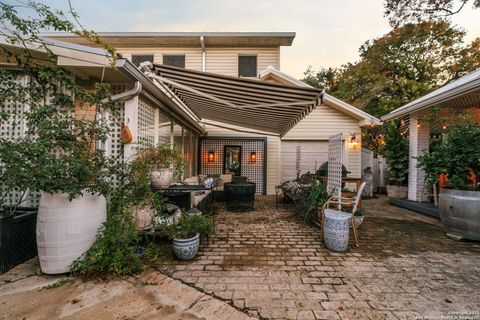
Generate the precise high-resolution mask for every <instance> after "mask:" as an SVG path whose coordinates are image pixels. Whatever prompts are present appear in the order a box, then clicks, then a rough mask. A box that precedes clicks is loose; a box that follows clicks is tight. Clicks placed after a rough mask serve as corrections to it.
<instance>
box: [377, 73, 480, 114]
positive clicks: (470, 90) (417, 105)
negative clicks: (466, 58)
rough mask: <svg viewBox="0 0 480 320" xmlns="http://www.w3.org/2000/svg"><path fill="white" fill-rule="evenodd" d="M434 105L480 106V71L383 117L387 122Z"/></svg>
mask: <svg viewBox="0 0 480 320" xmlns="http://www.w3.org/2000/svg"><path fill="white" fill-rule="evenodd" d="M434 105H441V106H447V107H464V108H472V107H479V106H480V69H478V70H476V71H474V72H472V73H469V74H467V75H465V76H463V77H460V78H458V79H457V80H455V81H452V82H450V83H449V84H447V85H444V86H443V87H440V88H438V89H437V90H435V91H432V92H430V93H429V94H426V95H424V96H422V97H420V98H418V99H416V100H414V101H412V102H410V103H407V104H406V105H404V106H402V107H400V108H398V109H396V110H393V111H392V112H390V113H388V114H387V115H385V116H383V117H382V120H384V121H387V120H391V119H395V118H399V117H402V116H404V115H407V114H410V113H412V112H416V111H419V110H422V109H426V108H429V107H431V106H434Z"/></svg>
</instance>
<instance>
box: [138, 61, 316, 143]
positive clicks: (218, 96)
mask: <svg viewBox="0 0 480 320" xmlns="http://www.w3.org/2000/svg"><path fill="white" fill-rule="evenodd" d="M152 71H153V72H150V74H148V72H147V75H148V76H150V77H151V78H152V79H153V80H154V81H157V82H158V83H159V84H161V85H162V86H165V87H168V89H169V90H170V91H171V92H172V93H173V94H175V95H176V96H177V97H178V98H179V99H180V100H181V101H182V102H183V103H184V104H185V105H186V106H187V107H188V108H189V109H190V110H191V111H192V112H194V113H195V114H196V115H197V116H198V117H200V118H204V119H209V120H213V121H219V122H223V123H226V124H231V125H235V126H242V127H245V128H249V129H255V130H260V131H265V132H269V133H274V134H278V135H280V136H283V135H284V134H286V133H287V132H288V130H290V129H291V128H292V127H293V126H294V125H295V124H296V123H298V122H299V121H300V120H302V119H303V118H304V117H305V116H306V115H308V114H309V113H310V112H311V111H312V110H314V109H315V107H317V106H318V105H320V104H321V103H322V99H323V91H322V90H319V89H314V88H305V87H293V86H284V85H276V84H272V83H267V82H262V81H260V80H251V79H245V78H237V77H229V76H223V75H218V74H213V73H207V72H200V71H193V70H187V69H182V68H176V67H171V66H165V65H153V70H152Z"/></svg>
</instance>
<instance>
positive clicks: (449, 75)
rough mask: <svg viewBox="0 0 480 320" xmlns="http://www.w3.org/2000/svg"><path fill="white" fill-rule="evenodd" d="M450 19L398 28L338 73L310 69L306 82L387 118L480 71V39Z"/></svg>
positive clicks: (369, 44) (364, 47) (365, 47)
mask: <svg viewBox="0 0 480 320" xmlns="http://www.w3.org/2000/svg"><path fill="white" fill-rule="evenodd" d="M464 36H465V32H464V31H463V30H461V29H459V28H457V27H453V26H451V25H450V23H448V22H446V21H426V22H420V23H417V24H407V25H404V26H402V27H398V28H394V29H393V30H392V31H390V32H389V33H387V34H386V35H384V36H382V37H380V38H377V39H373V40H369V41H366V42H365V43H364V44H363V45H362V46H361V47H360V49H359V52H360V60H359V61H358V62H356V63H348V64H346V65H343V66H342V67H340V68H338V69H335V68H329V69H321V70H320V71H314V70H312V69H311V68H309V69H308V70H307V71H306V72H305V78H304V79H303V81H305V82H306V83H308V84H310V85H312V86H315V87H320V88H325V90H326V91H327V92H329V93H330V94H332V95H334V96H336V97H337V98H339V99H342V100H344V101H346V102H348V103H351V104H353V105H354V106H356V107H358V108H360V109H363V110H365V111H367V112H369V113H371V114H373V115H376V116H382V115H384V114H386V113H388V112H390V111H392V110H394V109H396V108H398V107H400V106H402V105H403V104H405V103H408V102H409V101H411V100H413V99H415V98H418V97H420V96H422V95H424V94H426V93H428V92H430V91H432V90H433V89H435V88H437V87H439V86H441V85H443V84H445V83H447V82H449V81H451V80H453V79H455V78H458V77H459V76H462V75H464V74H465V73H468V72H470V71H472V70H475V69H477V68H479V67H480V59H479V58H480V38H478V39H476V40H475V41H473V42H472V43H471V44H469V45H465V44H464Z"/></svg>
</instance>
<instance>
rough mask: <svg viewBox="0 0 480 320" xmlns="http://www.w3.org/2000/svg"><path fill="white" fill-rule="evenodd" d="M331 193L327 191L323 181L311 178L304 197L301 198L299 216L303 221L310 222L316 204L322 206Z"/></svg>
mask: <svg viewBox="0 0 480 320" xmlns="http://www.w3.org/2000/svg"><path fill="white" fill-rule="evenodd" d="M330 197H331V195H330V194H329V193H328V192H327V187H326V186H325V183H323V182H320V181H317V180H313V181H312V184H311V187H310V190H309V191H308V192H307V194H306V197H305V198H304V199H302V202H301V205H302V208H301V211H300V216H301V217H302V219H303V221H305V222H307V223H310V222H312V221H313V220H314V219H315V214H316V212H317V207H318V206H323V205H324V204H325V203H326V202H327V200H328V199H329V198H330Z"/></svg>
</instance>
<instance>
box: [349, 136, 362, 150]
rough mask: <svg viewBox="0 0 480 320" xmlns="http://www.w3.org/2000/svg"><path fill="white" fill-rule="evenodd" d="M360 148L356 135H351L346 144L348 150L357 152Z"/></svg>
mask: <svg viewBox="0 0 480 320" xmlns="http://www.w3.org/2000/svg"><path fill="white" fill-rule="evenodd" d="M359 146H360V142H359V141H358V139H357V137H356V134H355V133H352V138H351V139H350V142H349V143H348V148H349V149H350V150H358V149H359Z"/></svg>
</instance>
